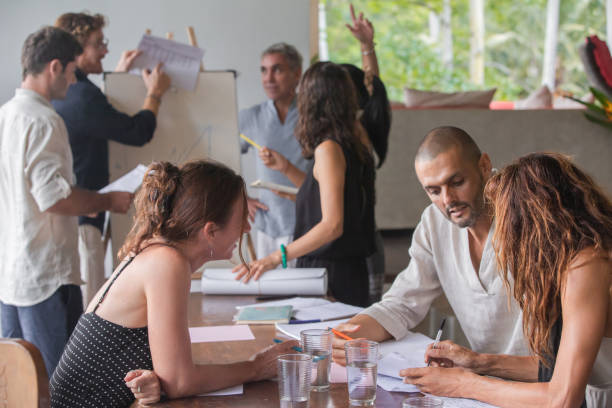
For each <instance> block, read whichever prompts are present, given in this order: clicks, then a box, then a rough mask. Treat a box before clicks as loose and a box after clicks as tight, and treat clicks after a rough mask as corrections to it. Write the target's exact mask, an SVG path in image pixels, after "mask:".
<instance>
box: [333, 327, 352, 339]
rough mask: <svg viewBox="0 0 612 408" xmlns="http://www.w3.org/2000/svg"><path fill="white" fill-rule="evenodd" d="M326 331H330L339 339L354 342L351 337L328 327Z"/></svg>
mask: <svg viewBox="0 0 612 408" xmlns="http://www.w3.org/2000/svg"><path fill="white" fill-rule="evenodd" d="M328 329H329V330H331V331H332V333H334V334H335V335H336V336H338V337H340V338H341V339H344V340H355V339H353V338H352V337H349V336H347V335H346V334H344V333H342V332H339V331H338V330H336V329H332V328H331V327H328Z"/></svg>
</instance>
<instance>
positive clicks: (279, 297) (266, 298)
mask: <svg viewBox="0 0 612 408" xmlns="http://www.w3.org/2000/svg"><path fill="white" fill-rule="evenodd" d="M294 297H297V295H263V296H256V297H255V300H281V299H289V298H294Z"/></svg>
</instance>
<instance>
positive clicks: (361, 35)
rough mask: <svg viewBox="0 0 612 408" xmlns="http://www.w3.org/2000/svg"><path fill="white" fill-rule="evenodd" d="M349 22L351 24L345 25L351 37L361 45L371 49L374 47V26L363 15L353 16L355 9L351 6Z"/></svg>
mask: <svg viewBox="0 0 612 408" xmlns="http://www.w3.org/2000/svg"><path fill="white" fill-rule="evenodd" d="M351 20H352V22H353V24H352V25H351V24H346V28H348V29H349V31H350V32H351V34H353V37H355V38H356V39H357V41H359V42H360V43H361V44H362V45H365V46H367V47H369V49H371V48H372V47H373V46H374V26H373V25H372V23H371V22H370V20H368V19H367V18H364V17H363V13H359V17H356V16H355V8H354V7H353V5H352V4H351Z"/></svg>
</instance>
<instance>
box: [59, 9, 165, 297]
mask: <svg viewBox="0 0 612 408" xmlns="http://www.w3.org/2000/svg"><path fill="white" fill-rule="evenodd" d="M105 24H106V21H105V18H104V16H102V15H100V14H95V15H90V14H87V13H66V14H63V15H61V16H60V17H59V18H58V19H57V21H56V22H55V26H56V27H58V28H61V29H63V30H65V31H68V32H69V33H71V34H72V35H74V36H75V37H76V38H77V40H78V41H79V43H80V44H81V46H82V47H83V53H82V54H81V55H80V56H79V57H77V59H76V65H77V69H76V71H75V76H76V80H77V82H76V83H75V84H74V85H72V86H71V87H70V88H69V89H68V93H67V94H66V98H65V99H64V100H63V101H62V100H55V101H53V106H54V107H55V109H56V110H57V112H58V113H59V114H60V116H61V117H62V118H63V119H64V122H65V123H66V128H67V129H68V135H69V138H70V147H71V150H72V155H73V157H74V172H75V174H76V178H77V185H78V186H79V187H82V188H85V189H88V190H94V191H96V190H99V189H100V188H102V187H104V186H106V185H107V184H108V182H109V170H108V141H109V140H114V141H116V142H119V143H123V144H127V145H132V146H142V145H144V144H145V143H147V142H149V141H150V140H151V138H152V137H153V132H154V131H155V127H156V115H157V111H158V109H159V105H160V103H161V97H162V95H163V94H164V92H165V91H166V90H167V89H168V87H169V86H170V79H169V77H168V76H167V75H166V74H165V73H163V72H162V71H161V69H160V67H159V66H158V67H157V68H156V69H154V70H153V71H152V72H150V73H149V72H143V74H142V78H143V80H144V83H145V86H146V88H147V96H146V97H145V100H144V102H143V106H142V110H141V111H140V112H138V113H136V114H135V115H133V116H129V115H126V114H124V113H121V112H119V111H117V110H116V109H115V108H113V106H112V105H111V104H110V103H109V102H108V100H107V98H106V96H105V95H104V94H103V93H102V91H100V89H99V88H98V87H97V86H96V85H94V84H93V83H92V82H91V81H90V80H89V79H88V78H87V76H88V75H89V74H101V73H102V72H103V69H102V59H103V58H104V57H105V56H106V54H107V53H108V40H107V39H106V38H105V37H104V33H103V31H102V29H103V28H104V26H105ZM138 54H139V52H138V51H136V50H133V51H126V52H124V53H123V55H122V56H121V60H120V61H119V65H118V66H117V71H127V70H128V69H129V67H130V65H131V63H132V61H133V60H134V58H136V57H137V56H138ZM103 225H104V212H101V213H98V214H97V215H95V216H93V217H89V216H87V217H79V255H80V258H81V277H82V279H83V280H84V281H85V282H86V285H85V286H84V288H83V289H84V293H83V299H84V301H85V304H87V303H89V301H90V300H91V298H92V297H93V295H95V293H96V292H97V291H98V289H99V288H100V287H101V286H102V284H103V283H104V248H103V243H102V229H103Z"/></svg>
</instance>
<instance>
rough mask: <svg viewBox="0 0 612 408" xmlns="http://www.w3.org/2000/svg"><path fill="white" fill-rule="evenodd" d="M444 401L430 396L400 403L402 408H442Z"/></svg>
mask: <svg viewBox="0 0 612 408" xmlns="http://www.w3.org/2000/svg"><path fill="white" fill-rule="evenodd" d="M443 406H444V401H442V400H441V399H439V398H434V397H430V396H425V397H409V398H406V399H405V400H404V402H402V408H442V407H443Z"/></svg>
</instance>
